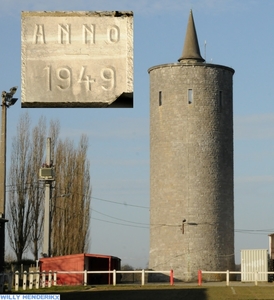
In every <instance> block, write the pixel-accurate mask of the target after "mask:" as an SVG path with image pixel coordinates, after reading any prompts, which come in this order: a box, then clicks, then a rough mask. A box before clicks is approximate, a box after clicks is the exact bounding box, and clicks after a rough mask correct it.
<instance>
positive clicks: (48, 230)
mask: <svg viewBox="0 0 274 300" xmlns="http://www.w3.org/2000/svg"><path fill="white" fill-rule="evenodd" d="M46 164H47V165H48V166H50V164H51V138H47V157H46ZM50 201H51V182H50V181H46V183H45V216H44V242H43V255H44V256H47V257H50V255H51V253H50V251H51V249H50V242H51V241H50V234H51V224H50V223H51V211H50Z"/></svg>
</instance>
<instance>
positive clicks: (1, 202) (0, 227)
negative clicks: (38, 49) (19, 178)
mask: <svg viewBox="0 0 274 300" xmlns="http://www.w3.org/2000/svg"><path fill="white" fill-rule="evenodd" d="M16 91H17V87H12V88H11V89H10V92H9V93H7V92H5V91H3V92H2V104H1V106H2V119H1V146H0V241H1V246H0V273H3V272H4V264H5V223H6V222H8V220H7V219H5V206H6V149H7V146H6V139H7V108H8V107H10V106H11V105H14V104H15V102H16V101H17V100H18V99H17V98H13V95H14V94H15V93H16Z"/></svg>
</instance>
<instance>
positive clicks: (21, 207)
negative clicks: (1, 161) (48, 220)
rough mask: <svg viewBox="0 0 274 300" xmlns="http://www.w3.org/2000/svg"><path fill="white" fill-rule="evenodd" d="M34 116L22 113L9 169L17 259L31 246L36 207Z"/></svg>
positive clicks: (10, 226)
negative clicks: (33, 190)
mask: <svg viewBox="0 0 274 300" xmlns="http://www.w3.org/2000/svg"><path fill="white" fill-rule="evenodd" d="M29 133H30V118H29V115H28V114H25V115H23V116H21V118H20V121H19V124H18V126H17V135H16V137H15V138H13V141H12V151H11V153H12V154H11V161H12V163H11V166H10V172H9V184H10V191H9V201H8V205H7V208H8V218H9V222H8V226H7V228H8V236H9V240H10V245H11V247H12V249H13V250H14V252H15V254H16V257H17V260H18V261H19V260H21V259H22V256H23V253H24V251H25V250H26V249H27V247H28V246H29V241H30V234H31V227H32V220H31V215H32V207H31V201H30V199H29V188H31V185H30V173H31V172H30V166H31V163H30V160H31V157H30V149H31V146H30V139H29Z"/></svg>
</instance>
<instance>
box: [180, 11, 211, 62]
mask: <svg viewBox="0 0 274 300" xmlns="http://www.w3.org/2000/svg"><path fill="white" fill-rule="evenodd" d="M178 61H179V62H181V61H195V62H203V61H205V60H204V59H203V58H202V56H201V54H200V48H199V43H198V38H197V33H196V29H195V24H194V19H193V15H192V10H190V15H189V19H188V24H187V30H186V37H185V44H184V49H183V54H182V56H181V57H180V58H179V59H178Z"/></svg>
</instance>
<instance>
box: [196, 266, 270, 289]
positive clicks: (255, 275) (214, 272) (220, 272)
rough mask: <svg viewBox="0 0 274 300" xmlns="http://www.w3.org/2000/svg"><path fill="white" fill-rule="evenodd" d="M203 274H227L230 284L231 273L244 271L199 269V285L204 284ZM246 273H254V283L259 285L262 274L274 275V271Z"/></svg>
mask: <svg viewBox="0 0 274 300" xmlns="http://www.w3.org/2000/svg"><path fill="white" fill-rule="evenodd" d="M203 274H226V286H229V283H230V280H229V275H230V274H240V275H242V274H243V272H241V271H229V270H227V271H203V270H199V271H198V285H202V276H203ZM244 274H253V275H254V284H255V285H258V278H259V275H260V274H267V275H271V274H272V275H274V272H258V271H254V272H244Z"/></svg>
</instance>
